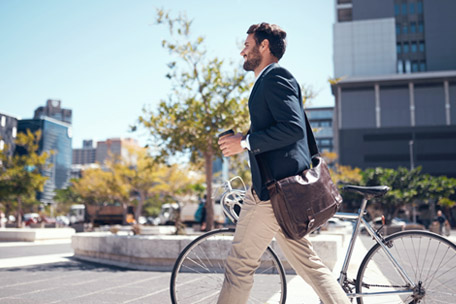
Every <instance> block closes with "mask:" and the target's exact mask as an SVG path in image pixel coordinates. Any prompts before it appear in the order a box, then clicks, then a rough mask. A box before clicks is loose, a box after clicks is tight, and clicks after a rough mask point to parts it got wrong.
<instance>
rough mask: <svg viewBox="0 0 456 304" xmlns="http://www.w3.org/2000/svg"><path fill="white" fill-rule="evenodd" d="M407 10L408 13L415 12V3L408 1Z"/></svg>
mask: <svg viewBox="0 0 456 304" xmlns="http://www.w3.org/2000/svg"><path fill="white" fill-rule="evenodd" d="M409 12H410V15H413V14H415V3H410V6H409Z"/></svg>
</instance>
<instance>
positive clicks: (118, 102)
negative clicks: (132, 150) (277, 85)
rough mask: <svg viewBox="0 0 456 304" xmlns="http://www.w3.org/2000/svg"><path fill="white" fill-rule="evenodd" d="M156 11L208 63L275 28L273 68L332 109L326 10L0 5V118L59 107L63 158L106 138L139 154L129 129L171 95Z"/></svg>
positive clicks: (54, 0) (272, 5)
mask: <svg viewBox="0 0 456 304" xmlns="http://www.w3.org/2000/svg"><path fill="white" fill-rule="evenodd" d="M157 8H163V9H165V10H170V11H171V13H175V14H177V13H179V12H182V13H186V14H187V16H188V17H189V18H190V19H193V24H192V29H191V30H192V33H193V34H194V35H195V37H196V36H199V35H201V36H204V37H205V39H206V48H207V50H208V51H209V55H210V56H217V57H219V58H221V59H226V60H235V61H236V62H240V61H241V56H240V55H239V53H240V51H241V48H240V47H241V45H242V44H243V42H244V39H245V38H246V31H247V29H248V28H249V26H250V25H252V24H256V23H260V22H269V23H274V24H278V25H279V26H280V27H282V28H283V29H284V30H285V31H286V32H287V43H288V45H287V50H286V52H285V55H284V56H283V58H282V60H281V61H280V65H281V66H283V67H285V68H287V69H288V70H289V71H290V72H291V73H292V74H293V75H294V76H295V77H296V79H297V80H298V82H299V83H301V84H305V85H306V86H310V87H312V88H313V90H314V91H316V92H317V93H318V95H317V97H316V98H315V99H314V100H313V101H312V104H311V106H312V107H324V106H333V105H334V98H333V96H332V95H331V90H330V86H329V84H328V78H330V77H331V76H332V74H333V59H332V25H333V23H334V1H333V0H323V1H312V0H284V1H270V0H263V1H258V0H249V1H247V0H231V1H226V0H219V1H211V0H192V1H189V0H128V1H127V0H39V1H37V0H1V1H0V37H1V38H0V112H3V113H6V114H9V115H13V116H16V117H18V118H21V119H28V118H33V113H34V111H35V109H36V108H37V107H40V106H44V105H45V104H46V100H48V99H59V100H61V102H62V107H63V108H66V109H71V110H72V111H73V118H72V119H73V123H72V127H73V130H72V131H73V148H80V147H81V146H82V141H83V140H84V139H93V140H94V142H96V141H100V140H105V139H107V138H113V137H122V138H124V137H133V138H136V139H137V140H138V141H139V142H140V144H145V143H146V142H147V139H148V138H147V135H146V134H144V133H130V132H129V126H130V125H132V124H134V123H135V122H136V120H137V118H138V116H139V115H141V113H142V109H143V107H144V106H147V107H150V108H154V107H156V105H158V103H159V102H160V100H162V99H166V97H167V96H168V94H169V92H170V87H171V82H170V80H169V79H167V78H166V77H165V75H166V73H167V72H168V68H167V63H168V62H170V61H172V60H173V58H172V57H170V55H169V54H168V52H167V51H166V50H164V49H163V48H162V46H161V41H162V40H163V39H166V38H168V35H167V34H168V31H167V29H166V28H165V27H164V26H158V25H155V24H154V17H155V16H156V9H157ZM249 73H252V72H249ZM251 76H252V79H253V74H252V75H251Z"/></svg>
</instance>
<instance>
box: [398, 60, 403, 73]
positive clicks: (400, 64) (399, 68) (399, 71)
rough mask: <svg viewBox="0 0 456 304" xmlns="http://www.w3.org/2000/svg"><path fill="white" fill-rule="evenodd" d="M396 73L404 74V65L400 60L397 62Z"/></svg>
mask: <svg viewBox="0 0 456 304" xmlns="http://www.w3.org/2000/svg"><path fill="white" fill-rule="evenodd" d="M397 72H398V73H399V74H403V73H404V63H403V62H402V60H398V61H397Z"/></svg>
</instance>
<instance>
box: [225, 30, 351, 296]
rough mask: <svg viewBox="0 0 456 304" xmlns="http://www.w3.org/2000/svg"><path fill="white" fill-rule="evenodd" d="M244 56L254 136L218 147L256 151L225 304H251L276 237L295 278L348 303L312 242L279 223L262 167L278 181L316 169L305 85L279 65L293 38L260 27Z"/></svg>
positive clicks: (227, 272)
mask: <svg viewBox="0 0 456 304" xmlns="http://www.w3.org/2000/svg"><path fill="white" fill-rule="evenodd" d="M247 34H248V35H247V39H246V40H245V44H244V45H245V47H244V49H243V50H242V51H241V56H242V57H243V58H244V69H245V70H246V71H253V72H254V73H255V78H256V80H255V84H254V86H253V88H252V91H251V93H250V98H249V111H250V130H249V132H248V134H247V135H246V136H244V135H243V134H241V133H238V134H236V135H233V136H225V137H222V138H221V139H220V140H219V146H220V148H221V150H222V152H223V155H224V156H226V157H229V156H232V155H235V154H238V153H241V152H243V151H244V150H245V149H247V150H248V152H249V158H250V167H251V172H252V183H253V185H252V187H251V188H250V190H249V191H248V192H247V194H246V197H245V198H244V204H243V207H242V210H241V214H240V218H239V221H238V223H237V225H236V233H235V236H234V239H233V245H232V248H231V251H230V254H229V256H228V259H227V262H226V267H225V280H224V283H223V287H222V290H221V292H220V296H219V299H218V303H219V304H225V303H226V304H228V303H229V304H243V303H247V300H248V298H249V293H250V289H251V288H252V285H253V273H254V270H255V269H256V268H257V267H258V265H259V259H260V257H261V256H262V254H263V252H264V251H265V250H266V248H267V247H268V245H269V243H270V242H271V240H272V239H273V237H276V240H277V242H278V243H279V245H280V247H281V248H282V250H283V252H284V254H285V256H286V258H287V260H288V261H289V263H290V264H291V265H292V266H293V268H294V269H295V271H296V272H297V273H298V274H299V275H300V276H301V277H302V278H303V279H304V280H305V281H306V282H307V283H308V284H309V285H310V286H312V287H313V289H314V290H315V291H316V293H317V294H318V296H319V297H320V299H321V300H322V301H323V303H325V304H331V303H334V304H336V303H337V304H344V303H345V304H349V303H350V301H349V300H348V298H347V296H346V295H345V293H344V291H343V290H342V288H341V286H340V285H339V284H338V283H337V281H336V279H335V278H334V277H333V276H332V274H331V271H330V270H329V269H328V268H327V267H326V266H325V265H324V264H323V263H322V261H321V259H320V258H319V257H318V256H317V255H316V253H315V252H314V250H313V248H312V244H311V243H310V241H309V240H308V239H307V238H306V237H304V238H302V239H301V240H299V241H294V240H291V239H287V238H286V237H285V236H284V234H283V232H282V231H281V230H280V226H279V224H278V223H277V221H276V219H275V217H274V213H273V210H272V206H271V203H270V201H269V193H268V190H267V188H266V185H265V175H264V173H263V172H261V169H260V168H261V167H260V166H259V164H258V161H260V162H262V163H265V164H267V166H269V168H270V171H271V174H272V176H273V177H274V178H275V179H277V180H279V179H282V178H285V177H288V176H292V175H296V174H299V173H300V172H302V171H303V170H305V169H306V168H309V166H310V163H311V155H310V152H309V147H308V145H307V137H306V125H305V118H304V112H303V107H302V96H301V91H300V87H299V84H298V82H297V81H296V79H295V78H294V77H293V76H292V75H291V74H290V73H289V72H288V71H287V70H286V69H284V68H282V67H280V66H279V65H278V61H279V60H280V59H281V58H282V56H283V54H284V52H285V47H286V41H285V38H286V32H285V31H283V30H282V29H281V28H279V27H278V26H277V25H274V24H268V23H261V24H255V25H252V26H251V27H250V28H249V29H248V31H247Z"/></svg>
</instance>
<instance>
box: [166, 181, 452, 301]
mask: <svg viewBox="0 0 456 304" xmlns="http://www.w3.org/2000/svg"><path fill="white" fill-rule="evenodd" d="M235 179H236V178H233V179H231V180H229V181H227V182H226V183H225V184H224V189H225V192H224V193H223V194H222V196H221V199H220V200H221V204H222V206H223V210H224V212H225V214H226V216H227V217H228V218H229V219H230V220H231V221H232V222H233V223H236V221H237V219H238V214H239V211H240V208H241V206H242V200H243V197H244V195H245V193H246V187H245V185H244V189H233V187H232V185H231V183H232V182H233V180H235ZM343 190H344V191H350V192H356V193H359V194H361V195H362V196H363V199H362V202H361V207H360V209H359V211H358V213H336V215H335V217H337V218H340V219H345V220H350V221H353V222H354V228H353V232H352V236H351V239H350V242H349V244H348V248H347V253H346V256H345V259H344V262H343V265H342V270H341V272H340V276H339V278H338V281H339V283H340V284H341V286H342V288H343V289H344V291H345V292H346V293H347V296H348V297H350V298H351V299H352V301H354V300H355V299H356V301H357V302H358V303H361V304H364V303H366V304H370V303H388V304H392V303H456V287H453V286H452V285H451V284H452V283H453V282H452V281H453V280H455V279H456V275H455V274H453V273H452V271H454V270H455V269H456V245H455V244H453V243H452V242H450V241H449V240H447V239H445V238H443V237H441V236H439V235H437V234H434V233H431V232H427V231H420V230H416V231H415V230H410V231H401V232H398V233H395V234H392V235H389V236H387V237H383V236H382V234H381V232H380V231H381V230H382V227H380V228H379V229H377V230H375V229H374V228H373V227H372V226H371V225H370V224H369V223H368V222H367V221H366V219H365V218H364V214H365V210H366V205H367V202H368V201H369V200H370V199H372V198H375V197H381V196H383V195H384V194H386V193H387V191H388V190H389V188H388V187H386V186H374V187H360V186H352V185H347V186H344V187H343ZM361 224H363V225H364V227H365V229H366V231H367V232H368V234H369V235H370V236H371V237H372V238H373V240H374V241H375V245H373V246H372V248H371V249H370V250H369V251H368V252H367V254H366V255H365V257H364V259H363V261H362V263H361V264H360V267H359V269H358V274H357V276H356V279H349V278H348V276H347V269H348V266H349V264H350V260H351V258H352V253H353V249H354V245H355V242H356V240H357V239H358V235H359V232H360V227H361ZM233 234H234V229H233V228H221V229H217V230H212V231H209V232H207V233H205V234H203V235H201V236H199V237H198V238H196V239H195V240H193V241H192V242H191V243H190V244H188V245H187V246H186V247H185V248H184V250H182V252H181V253H180V255H179V257H178V258H177V260H176V263H175V265H174V268H173V271H172V274H171V281H170V293H171V301H172V303H174V304H185V303H192V304H194V303H215V302H216V300H217V298H218V294H219V291H220V289H221V286H222V283H223V279H224V261H225V259H226V257H227V255H228V251H229V248H230V244H231V240H232V236H233ZM453 285H454V283H453ZM271 286H272V287H271ZM286 297H287V283H286V275H285V270H284V267H283V266H282V263H281V262H280V260H279V258H278V257H277V254H276V253H275V252H274V250H273V249H272V248H270V247H268V248H267V250H266V251H265V253H264V254H263V257H262V258H261V265H260V267H259V268H258V269H257V270H256V272H255V274H254V286H253V288H252V291H251V294H250V298H249V303H285V302H286Z"/></svg>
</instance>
